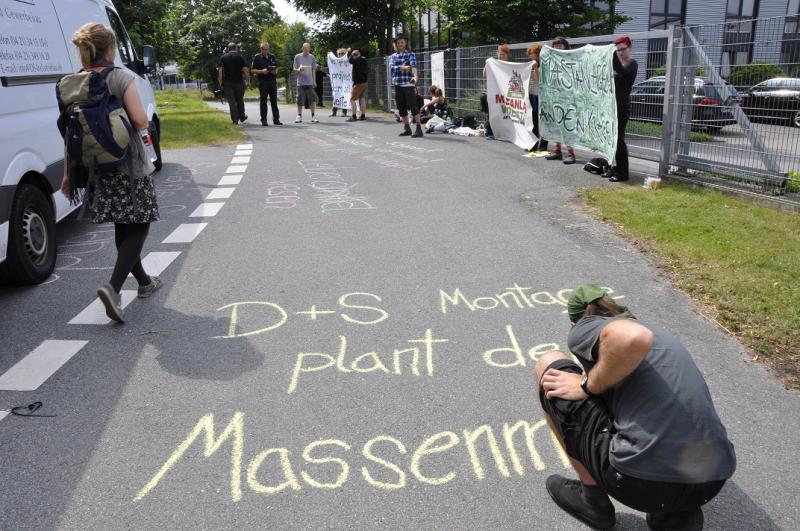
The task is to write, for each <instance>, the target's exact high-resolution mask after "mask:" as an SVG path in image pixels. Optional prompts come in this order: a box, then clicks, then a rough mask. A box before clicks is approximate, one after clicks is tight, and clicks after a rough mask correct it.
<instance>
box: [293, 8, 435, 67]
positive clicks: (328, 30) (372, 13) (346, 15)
mask: <svg viewBox="0 0 800 531" xmlns="http://www.w3.org/2000/svg"><path fill="white" fill-rule="evenodd" d="M292 4H294V5H295V7H297V8H298V9H300V10H301V11H303V12H305V13H306V14H308V15H310V16H313V17H315V18H316V19H317V20H318V21H319V22H320V23H321V25H322V26H323V28H322V30H321V31H320V35H319V37H318V38H319V39H320V40H328V39H327V38H326V37H325V35H336V34H338V36H336V39H342V40H339V41H336V42H337V43H341V42H342V41H346V40H347V39H356V41H355V42H353V43H352V44H359V43H362V44H368V43H371V42H373V41H374V42H376V43H377V44H378V51H379V52H380V53H384V54H388V53H391V52H392V36H393V35H392V34H393V30H394V28H395V27H396V26H397V25H399V24H400V23H402V22H405V21H406V17H407V16H408V15H409V14H411V13H414V12H416V11H417V10H418V9H419V8H420V7H422V6H429V5H430V4H432V2H431V1H430V0H391V1H388V2H387V1H385V0H383V1H378V2H375V1H374V0H292ZM412 44H413V43H412ZM337 45H338V44H337Z"/></svg>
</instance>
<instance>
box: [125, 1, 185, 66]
mask: <svg viewBox="0 0 800 531" xmlns="http://www.w3.org/2000/svg"><path fill="white" fill-rule="evenodd" d="M170 3H171V2H170V0H116V1H115V2H114V6H115V7H116V8H117V13H118V14H119V16H120V18H121V19H122V22H123V24H125V28H126V29H127V30H128V35H129V36H130V38H131V40H132V41H133V45H134V47H135V48H136V52H137V53H138V54H141V51H142V46H143V45H145V44H149V45H151V46H153V47H154V48H155V50H156V56H157V57H158V60H159V62H160V63H161V64H164V63H168V62H170V61H172V60H174V59H175V46H174V45H175V43H174V40H173V36H172V32H170V31H169V28H168V25H167V13H168V11H169V8H170Z"/></svg>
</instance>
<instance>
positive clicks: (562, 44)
mask: <svg viewBox="0 0 800 531" xmlns="http://www.w3.org/2000/svg"><path fill="white" fill-rule="evenodd" d="M553 48H555V49H556V50H569V41H567V39H565V38H564V37H556V38H555V39H553ZM564 147H565V148H567V156H566V157H564V156H563V155H562V154H561V142H556V147H555V149H554V150H553V152H552V153H550V154H549V155H547V156H546V157H545V158H546V159H547V160H560V161H563V162H564V164H575V150H574V149H572V146H570V145H567V144H565V145H564Z"/></svg>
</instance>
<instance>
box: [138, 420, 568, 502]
mask: <svg viewBox="0 0 800 531" xmlns="http://www.w3.org/2000/svg"><path fill="white" fill-rule="evenodd" d="M244 418H245V416H244V413H242V412H236V413H235V414H234V415H233V417H232V418H231V420H230V421H229V422H228V424H227V426H225V428H224V429H223V430H222V432H221V433H219V436H217V435H216V432H215V429H214V415H213V413H209V414H207V415H205V416H204V417H203V418H201V419H200V420H199V421H198V422H197V424H196V425H195V426H194V428H193V429H192V430H191V431H190V432H189V434H188V435H187V436H186V438H184V439H183V441H181V443H180V444H179V445H178V447H177V448H176V449H175V451H174V452H173V453H172V455H170V456H169V458H168V459H167V460H166V461H165V462H164V464H163V465H162V466H161V468H160V469H159V470H158V472H156V474H155V475H154V476H153V477H152V478H151V479H150V480H149V481H148V482H147V484H145V486H144V487H142V489H141V490H140V491H139V492H138V493H137V494H136V495H135V497H134V501H140V500H142V499H143V498H144V497H145V496H147V495H149V494H150V493H151V492H152V491H153V489H155V488H156V486H158V484H159V483H160V482H161V480H162V479H164V476H166V474H167V472H169V471H170V470H171V469H172V468H173V467H174V466H175V465H177V464H178V463H179V462H180V461H181V459H182V458H183V456H184V454H186V453H187V451H188V450H189V449H190V448H191V447H192V445H193V444H194V443H195V441H197V440H198V439H201V437H202V439H201V440H202V452H203V455H204V456H205V457H211V456H212V455H214V454H215V453H216V452H217V451H218V450H219V449H220V448H221V447H222V445H223V444H225V443H226V442H229V443H230V456H231V460H230V474H229V477H230V489H231V490H230V496H231V499H232V500H233V501H234V502H237V501H240V500H241V499H242V496H243V489H242V472H243V470H244V472H245V474H244V475H245V482H246V485H247V486H248V487H249V488H250V490H251V491H252V492H253V493H255V494H267V495H271V494H280V493H282V492H287V491H288V492H292V491H302V490H303V489H305V488H308V487H312V488H316V489H338V488H341V487H343V486H344V485H345V484H346V483H347V482H348V481H349V480H350V479H351V476H356V475H357V474H358V472H360V476H361V479H362V480H363V481H364V482H365V483H366V484H367V485H369V486H370V487H372V488H375V489H381V490H397V489H403V488H405V487H406V486H407V485H408V484H409V479H413V480H414V481H417V482H419V483H422V484H425V485H434V486H441V485H446V484H448V483H450V482H451V481H454V480H456V478H458V477H459V476H461V477H462V478H463V479H466V480H478V481H480V480H483V479H485V478H486V475H487V472H486V468H485V462H487V463H488V462H493V463H494V467H495V469H496V470H497V474H498V476H499V477H502V478H507V479H508V478H512V477H513V476H514V474H516V475H517V476H519V477H521V476H524V475H525V474H526V473H527V472H528V471H530V468H531V467H532V468H533V470H535V471H536V472H541V471H543V470H545V468H546V467H545V462H544V459H543V458H542V454H541V453H540V451H539V449H538V448H537V446H536V439H535V436H536V433H537V432H540V435H541V436H543V437H546V438H548V439H549V440H550V447H551V453H552V454H555V456H557V459H558V460H560V462H561V466H562V467H564V468H568V467H569V459H568V458H567V456H566V454H565V453H564V451H563V450H562V449H561V446H560V445H559V444H558V440H557V439H556V438H555V436H553V434H552V433H551V432H550V430H549V429H548V428H547V424H546V421H544V420H539V421H537V422H529V421H527V420H520V421H517V422H514V423H513V424H512V423H509V422H506V423H503V425H502V427H496V428H493V427H492V426H490V425H488V424H484V425H482V426H478V427H477V428H471V429H465V430H462V431H461V433H460V434H459V433H456V432H454V431H441V432H438V433H435V434H433V435H430V436H423V437H410V438H408V439H412V440H420V439H422V440H421V442H420V443H419V444H417V445H416V446H414V447H412V448H410V449H409V447H408V446H406V443H404V442H403V441H402V440H401V439H399V438H397V437H393V436H391V435H378V436H376V437H373V438H371V439H369V440H368V441H365V442H364V443H363V444H361V445H360V447H357V448H356V449H354V447H353V445H352V444H351V443H350V442H348V441H345V440H342V439H334V438H331V439H318V440H315V441H312V442H311V443H309V444H308V445H306V446H305V447H304V448H303V450H302V451H301V452H300V453H299V455H298V453H297V452H296V451H295V452H292V451H290V450H289V449H288V448H285V447H277V448H268V449H266V450H262V451H260V452H258V453H257V454H256V455H255V456H253V457H252V458H251V459H250V460H249V461H247V463H246V466H245V445H244V439H245V429H244ZM408 439H406V441H408ZM481 439H483V445H482V446H479V444H478V442H479V440H481ZM522 444H524V448H526V449H527V459H525V458H524V456H525V453H524V452H520V448H521V447H523V446H522ZM465 450H466V451H465ZM445 452H450V455H449V456H448V457H449V458H450V459H449V460H448V459H446V457H444V454H445ZM440 454H442V455H441V456H440ZM195 455H196V451H195V452H192V453H190V454H189V456H188V457H189V458H187V463H186V464H187V465H189V466H191V465H197V463H198V462H199V460H198V459H196V458H193V457H194V456H195ZM435 456H439V457H435ZM489 456H490V457H489ZM489 459H491V461H489ZM354 460H357V463H358V465H361V466H360V467H358V465H357V468H356V470H357V472H353V473H352V474H351V468H352V467H351V464H350V463H351V462H353V461H354ZM443 461H444V462H443ZM467 461H468V463H469V464H467ZM509 464H510V467H509ZM469 465H471V469H472V471H471V473H469V472H464V471H463V469H464V468H466V469H467V470H469V468H470V466H469ZM431 469H436V470H437V471H438V472H437V475H433V473H431V472H429V471H430V470H431ZM298 470H299V471H300V473H299V475H298V473H297V471H298ZM512 472H513V474H512ZM204 477H205V475H204ZM301 479H302V481H301Z"/></svg>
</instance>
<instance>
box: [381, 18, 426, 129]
mask: <svg viewBox="0 0 800 531" xmlns="http://www.w3.org/2000/svg"><path fill="white" fill-rule="evenodd" d="M394 46H395V49H396V50H397V51H396V52H395V53H393V54H392V57H391V59H390V60H389V70H390V72H391V76H392V85H394V100H395V103H397V111H398V114H399V115H400V121H402V122H403V132H402V133H400V136H411V137H414V138H416V137H420V136H422V124H421V123H420V121H419V106H418V105H417V99H416V96H415V94H414V87H415V86H416V84H417V56H416V55H415V54H414V52H412V51H411V50H407V49H406V48H408V39H407V38H406V36H405V35H403V34H402V33H401V34H400V35H398V36H397V37H395V39H394ZM409 110H410V111H411V115H412V116H413V117H414V122H416V124H417V129H416V131H414V134H411V126H409V125H408V111H409Z"/></svg>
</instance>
